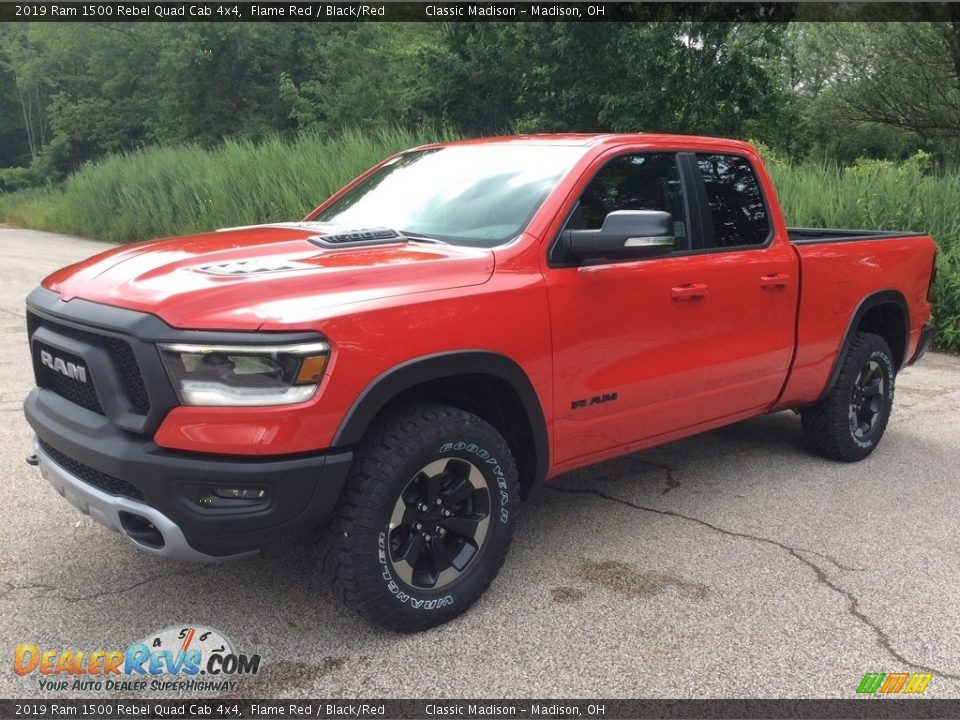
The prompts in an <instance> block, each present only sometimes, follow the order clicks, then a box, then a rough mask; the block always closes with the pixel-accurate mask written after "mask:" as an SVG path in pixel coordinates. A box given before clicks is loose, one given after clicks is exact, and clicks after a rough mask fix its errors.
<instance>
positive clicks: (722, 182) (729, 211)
mask: <svg viewBox="0 0 960 720" xmlns="http://www.w3.org/2000/svg"><path fill="white" fill-rule="evenodd" d="M697 165H698V166H699V168H700V176H701V177H702V178H703V182H704V185H706V189H707V202H708V204H709V206H710V216H711V218H712V220H713V245H714V246H715V247H738V246H741V245H762V244H763V243H765V242H766V241H767V238H768V237H769V235H770V219H769V217H768V216H767V207H766V205H765V204H764V202H763V194H762V193H761V192H760V183H758V182H757V177H756V175H754V174H753V168H751V167H750V163H749V162H747V161H746V160H745V159H744V158H742V157H737V156H736V155H697Z"/></svg>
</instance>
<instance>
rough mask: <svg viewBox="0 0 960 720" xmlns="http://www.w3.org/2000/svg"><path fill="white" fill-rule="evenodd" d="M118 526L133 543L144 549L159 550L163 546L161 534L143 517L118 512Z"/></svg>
mask: <svg viewBox="0 0 960 720" xmlns="http://www.w3.org/2000/svg"><path fill="white" fill-rule="evenodd" d="M120 524H121V525H122V526H123V531H124V532H125V533H126V534H127V537H129V538H130V539H131V540H133V541H134V542H136V543H138V544H140V545H145V546H146V547H150V548H154V549H155V550H161V549H162V548H163V546H164V544H165V543H164V540H163V534H162V533H161V532H160V531H159V530H158V529H157V526H156V525H154V524H153V523H152V522H150V521H149V520H147V519H146V518H145V517H143V515H136V514H134V513H129V512H125V511H121V512H120Z"/></svg>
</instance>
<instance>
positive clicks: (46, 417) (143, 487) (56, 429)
mask: <svg viewBox="0 0 960 720" xmlns="http://www.w3.org/2000/svg"><path fill="white" fill-rule="evenodd" d="M24 411H25V413H26V416H27V421H28V422H29V423H30V425H31V426H32V427H33V430H34V432H35V433H36V435H37V440H36V441H35V442H36V454H37V459H38V461H39V464H40V468H41V472H43V475H44V477H45V478H46V479H47V480H48V481H49V482H50V483H51V485H53V487H54V488H55V489H56V490H57V492H59V493H60V494H61V495H63V496H64V498H66V499H67V500H68V501H69V502H70V503H71V504H73V505H74V506H75V507H77V508H78V509H80V510H81V511H82V512H85V513H87V514H88V515H90V517H91V518H93V519H94V520H96V521H97V522H99V523H100V524H102V525H105V526H107V527H109V528H111V529H112V530H116V531H118V532H120V533H122V534H124V535H125V536H126V537H127V538H128V539H130V541H131V542H133V543H134V544H135V545H137V547H139V548H141V549H143V550H146V551H147V552H151V553H154V554H157V555H163V556H166V557H171V558H177V559H180V560H192V561H209V560H217V559H224V558H228V557H236V556H240V555H245V554H249V553H251V552H255V551H256V550H258V549H260V548H262V547H263V546H265V545H267V544H269V543H271V542H273V541H276V540H278V539H280V538H282V537H284V536H288V535H290V534H295V533H298V532H305V531H309V530H312V529H313V528H315V527H317V526H318V525H320V524H321V523H322V522H323V521H324V520H325V519H326V517H327V516H328V515H329V514H330V512H331V511H332V510H333V507H334V505H335V504H336V501H337V498H338V497H339V495H340V491H341V489H342V488H343V484H344V481H345V479H346V475H347V471H348V470H349V468H350V464H351V462H352V459H353V456H352V453H350V452H331V453H326V454H318V455H309V456H292V457H291V456H279V457H270V458H259V457H251V456H244V457H237V456H212V455H201V454H194V453H186V452H179V451H171V450H167V449H164V448H161V447H159V446H158V445H156V443H154V442H153V441H152V440H149V439H146V438H145V437H143V436H138V435H136V434H134V433H130V432H127V431H124V430H122V429H120V428H118V427H117V426H116V425H114V424H113V423H112V422H111V421H110V420H109V419H108V418H106V417H104V416H103V415H100V414H98V413H95V412H92V411H90V410H86V409H84V408H81V407H78V406H77V405H75V404H73V403H70V402H69V401H67V400H66V399H64V398H62V397H61V396H59V395H57V394H56V393H54V392H52V391H51V390H48V389H44V388H35V389H34V390H33V391H32V392H31V393H30V394H29V396H28V397H27V399H26V401H25V403H24ZM216 487H231V488H236V487H251V488H262V489H264V490H265V491H266V495H265V497H264V498H263V499H262V500H239V501H237V500H222V499H218V498H215V497H212V489H213V488H216Z"/></svg>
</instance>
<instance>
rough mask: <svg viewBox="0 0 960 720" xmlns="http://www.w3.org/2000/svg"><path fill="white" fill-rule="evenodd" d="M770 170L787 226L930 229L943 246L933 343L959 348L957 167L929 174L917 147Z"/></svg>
mask: <svg viewBox="0 0 960 720" xmlns="http://www.w3.org/2000/svg"><path fill="white" fill-rule="evenodd" d="M768 169H769V170H770V174H771V176H772V177H773V180H774V183H775V184H776V186H777V190H778V193H779V195H780V202H781V205H782V206H783V211H784V214H785V215H786V218H787V222H788V223H789V224H790V225H793V226H799V227H838V228H866V229H871V230H912V231H919V232H925V233H929V234H931V235H932V236H933V237H934V238H935V239H936V241H937V244H938V245H939V248H940V249H939V252H938V255H937V282H936V285H935V286H934V322H935V323H936V324H937V343H938V344H939V345H940V346H941V347H945V348H951V349H954V350H957V349H960V205H958V204H957V202H956V198H958V197H960V172H939V171H934V170H933V169H932V168H931V161H930V156H929V155H927V154H926V153H922V152H920V153H917V154H916V155H914V156H913V157H911V158H909V159H908V160H907V161H905V162H903V163H894V162H890V161H886V160H860V161H858V162H857V163H856V164H855V165H853V166H852V167H848V168H843V167H841V166H838V165H836V164H833V163H827V164H815V163H809V162H808V163H803V164H799V165H789V164H783V163H781V162H776V161H773V162H770V163H769V164H768Z"/></svg>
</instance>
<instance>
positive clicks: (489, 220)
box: [312, 144, 586, 247]
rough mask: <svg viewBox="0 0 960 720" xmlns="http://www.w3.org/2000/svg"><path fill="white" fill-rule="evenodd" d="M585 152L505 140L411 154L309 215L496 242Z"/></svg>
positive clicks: (517, 227)
mask: <svg viewBox="0 0 960 720" xmlns="http://www.w3.org/2000/svg"><path fill="white" fill-rule="evenodd" d="M585 151H586V148H584V147H578V146H561V145H517V144H502V145H455V146H452V147H443V148H434V149H428V150H418V151H414V152H409V153H405V154H404V155H401V156H400V157H398V158H397V159H396V160H394V161H392V162H391V163H389V164H387V165H385V166H383V167H382V168H380V169H379V170H377V171H376V172H375V173H374V174H373V175H371V176H370V177H368V178H367V179H366V180H364V181H363V182H362V183H360V184H359V185H358V186H357V187H355V188H354V189H353V190H351V191H350V192H349V193H347V194H346V195H344V196H343V197H342V198H340V199H339V200H337V201H336V202H335V203H333V205H331V206H330V207H329V208H327V209H326V210H324V211H323V212H322V213H320V214H319V215H317V216H316V217H314V218H312V219H313V220H319V221H322V222H336V223H344V224H350V225H358V226H363V227H372V226H382V227H388V228H392V229H394V230H399V231H401V232H404V233H406V234H409V235H421V236H425V237H428V238H433V239H437V240H444V241H446V242H449V243H453V244H455V245H474V246H480V247H493V246H495V245H499V244H501V243H503V242H506V241H507V240H510V239H512V238H514V237H516V236H517V235H519V234H520V232H521V231H523V229H524V228H525V227H526V226H527V223H528V222H530V219H531V218H532V217H533V214H534V213H535V212H536V211H537V209H538V208H539V207H540V204H541V203H542V202H543V201H544V199H545V198H546V197H547V195H548V194H549V192H550V191H551V190H552V189H553V188H554V187H555V186H556V184H557V183H558V182H559V180H560V178H561V177H563V175H564V174H565V173H566V172H567V171H568V170H569V169H570V168H571V167H572V166H573V165H574V163H576V161H577V160H578V159H580V157H581V156H582V155H583V154H584V152H585Z"/></svg>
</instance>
